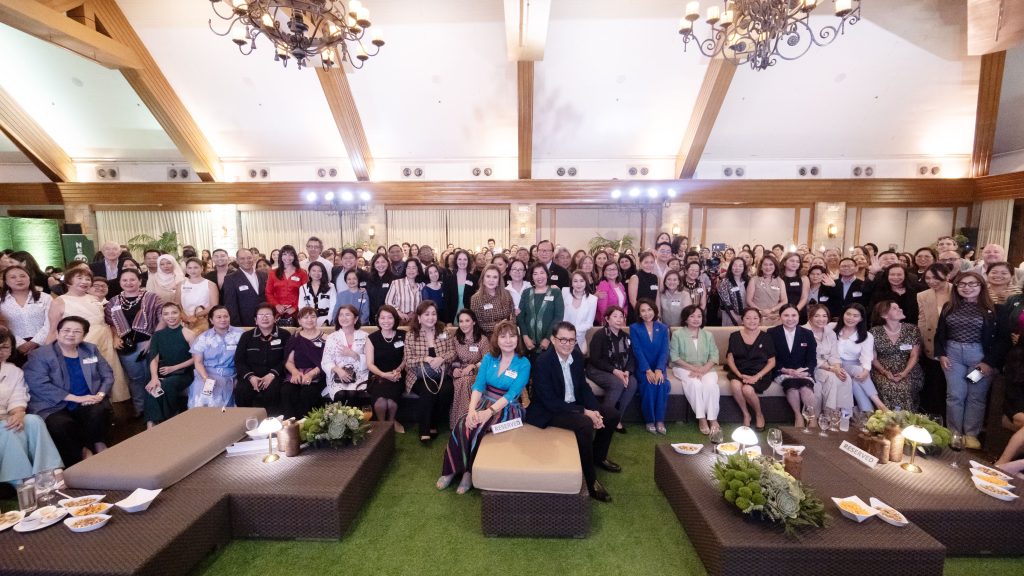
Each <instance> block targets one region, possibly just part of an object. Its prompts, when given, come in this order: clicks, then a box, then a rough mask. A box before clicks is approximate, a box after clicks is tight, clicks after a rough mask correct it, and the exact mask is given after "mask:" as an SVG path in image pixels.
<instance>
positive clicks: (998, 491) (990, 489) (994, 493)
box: [971, 476, 1019, 502]
mask: <svg viewBox="0 0 1024 576" xmlns="http://www.w3.org/2000/svg"><path fill="white" fill-rule="evenodd" d="M971 480H972V481H973V482H974V487H975V488H977V489H978V490H981V491H982V492H984V493H985V494H988V495H989V496H991V497H993V498H998V499H1000V500H1004V501H1006V502H1013V501H1014V500H1016V499H1017V498H1019V496H1017V495H1016V494H1014V493H1013V492H1010V491H1009V490H1005V489H1003V488H1000V487H998V486H993V485H992V484H989V483H988V482H985V481H984V480H980V479H978V478H977V477H974V476H972V477H971Z"/></svg>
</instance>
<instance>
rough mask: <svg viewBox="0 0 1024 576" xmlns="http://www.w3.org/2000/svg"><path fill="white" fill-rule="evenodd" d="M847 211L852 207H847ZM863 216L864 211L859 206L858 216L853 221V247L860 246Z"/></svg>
mask: <svg viewBox="0 0 1024 576" xmlns="http://www.w3.org/2000/svg"><path fill="white" fill-rule="evenodd" d="M846 209H847V210H849V209H850V205H849V204H847V205H846ZM862 214H863V209H862V208H861V207H860V206H857V216H856V218H855V220H854V221H853V245H854V246H860V217H861V215H862Z"/></svg>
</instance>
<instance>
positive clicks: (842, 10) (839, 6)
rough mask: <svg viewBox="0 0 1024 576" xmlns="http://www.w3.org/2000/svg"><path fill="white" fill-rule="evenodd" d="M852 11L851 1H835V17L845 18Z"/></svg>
mask: <svg viewBox="0 0 1024 576" xmlns="http://www.w3.org/2000/svg"><path fill="white" fill-rule="evenodd" d="M852 10H853V0H836V16H846V15H847V14H849V13H850V11H852Z"/></svg>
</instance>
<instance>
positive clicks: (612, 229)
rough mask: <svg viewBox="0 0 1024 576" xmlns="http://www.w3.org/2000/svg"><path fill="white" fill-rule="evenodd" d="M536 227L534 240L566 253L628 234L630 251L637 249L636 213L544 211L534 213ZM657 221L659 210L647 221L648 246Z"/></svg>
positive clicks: (612, 209)
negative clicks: (594, 240) (537, 220)
mask: <svg viewBox="0 0 1024 576" xmlns="http://www.w3.org/2000/svg"><path fill="white" fill-rule="evenodd" d="M538 212H539V214H540V225H539V226H538V236H539V238H540V239H541V240H544V239H548V240H551V241H552V242H554V243H555V244H561V245H563V246H566V247H568V248H569V249H570V250H573V251H575V250H579V249H584V250H585V249H587V246H588V244H589V243H590V240H591V239H592V238H594V237H595V236H597V235H601V236H603V237H605V238H610V239H615V240H618V239H621V238H622V237H623V236H624V235H626V234H629V235H631V236H633V239H634V246H635V247H636V248H634V251H638V249H639V245H640V223H641V222H640V221H641V215H640V212H638V211H636V210H630V211H626V210H619V209H617V208H616V207H614V206H596V207H593V208H546V207H541V208H539V209H538ZM660 221H661V216H660V214H659V210H657V209H652V210H651V212H650V213H649V214H648V217H647V228H648V234H647V236H650V237H649V238H647V245H648V246H649V245H650V244H651V242H652V241H653V240H654V235H653V233H651V231H653V230H654V228H655V227H656V226H657V224H658V222H660ZM552 225H553V226H554V229H552Z"/></svg>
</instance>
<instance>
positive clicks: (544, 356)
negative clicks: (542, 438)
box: [526, 322, 622, 502]
mask: <svg viewBox="0 0 1024 576" xmlns="http://www.w3.org/2000/svg"><path fill="white" fill-rule="evenodd" d="M552 342H553V343H554V346H552V347H550V348H548V349H547V350H545V351H544V352H543V353H541V355H540V356H539V357H538V358H537V362H536V364H535V366H534V369H533V370H534V372H533V392H532V394H531V396H530V405H529V406H528V407H527V409H526V423H527V424H532V425H534V426H536V427H538V428H547V427H548V426H554V427H555V428H565V429H566V430H571V431H572V432H573V433H574V434H576V444H577V445H578V446H579V450H580V462H581V464H582V465H583V477H584V478H585V479H586V481H587V491H589V492H590V497H591V498H593V499H595V500H599V501H601V502H608V501H610V500H611V499H612V497H611V496H610V495H609V494H608V491H607V490H605V489H604V486H602V485H601V483H600V482H598V481H597V475H596V473H595V471H594V467H595V466H600V467H601V468H604V469H605V470H607V471H609V472H621V471H622V468H621V467H620V466H619V465H618V464H616V463H615V462H612V461H611V460H609V459H608V448H609V447H610V446H611V443H612V433H613V431H614V430H615V426H616V425H617V424H618V422H619V413H618V412H617V411H616V410H615V409H613V408H604V407H601V406H600V405H599V404H598V402H597V399H596V398H594V393H593V392H592V391H591V390H590V385H589V384H587V377H586V374H585V372H584V369H583V354H582V353H580V350H579V348H577V347H576V328H575V327H573V325H572V324H570V323H568V322H559V323H558V324H557V325H556V326H555V329H554V330H553V331H552ZM595 431H596V433H595Z"/></svg>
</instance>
